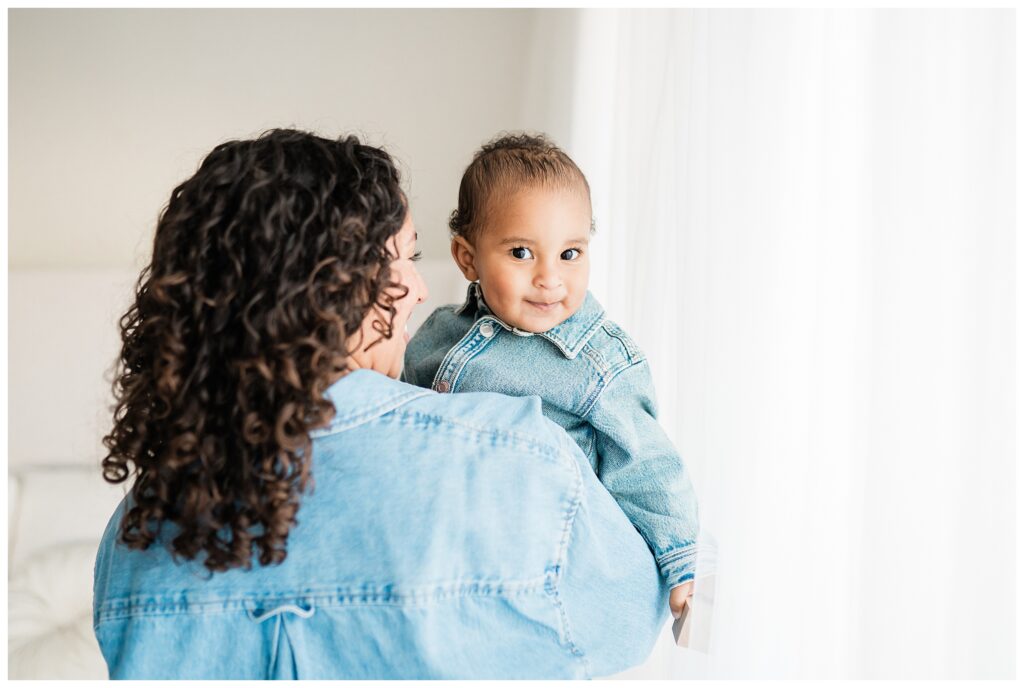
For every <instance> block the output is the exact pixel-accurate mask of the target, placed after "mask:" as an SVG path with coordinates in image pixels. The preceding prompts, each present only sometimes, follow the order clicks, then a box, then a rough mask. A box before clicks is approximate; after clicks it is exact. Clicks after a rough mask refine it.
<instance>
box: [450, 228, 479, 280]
mask: <svg viewBox="0 0 1024 688" xmlns="http://www.w3.org/2000/svg"><path fill="white" fill-rule="evenodd" d="M475 255H476V252H475V250H474V249H473V245H472V244H471V243H469V242H468V241H466V239H465V237H460V236H457V237H455V238H454V239H452V258H454V259H455V264H456V265H458V266H459V270H462V274H463V275H465V276H466V279H468V280H469V281H470V282H476V281H477V280H478V279H480V278H479V276H478V275H477V274H476V267H475V266H474V264H473V259H474V257H475Z"/></svg>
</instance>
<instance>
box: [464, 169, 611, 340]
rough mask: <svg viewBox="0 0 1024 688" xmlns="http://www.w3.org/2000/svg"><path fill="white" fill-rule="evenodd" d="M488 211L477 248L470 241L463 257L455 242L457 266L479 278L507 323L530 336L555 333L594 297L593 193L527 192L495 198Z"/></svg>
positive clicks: (488, 298)
mask: <svg viewBox="0 0 1024 688" xmlns="http://www.w3.org/2000/svg"><path fill="white" fill-rule="evenodd" d="M489 211H490V212H489V213H488V224H487V225H486V226H485V227H483V228H482V229H481V231H480V232H479V234H478V235H477V237H476V242H475V244H476V245H475V246H469V245H468V244H465V246H466V247H467V248H466V250H465V251H464V253H463V258H462V260H460V257H459V254H458V248H457V246H456V245H455V244H453V246H452V250H453V253H455V254H456V261H457V262H459V263H460V266H461V267H462V268H463V272H464V274H465V275H466V277H467V278H469V279H470V280H473V279H479V280H480V289H481V291H482V292H483V297H484V301H486V302H487V306H488V308H490V309H491V311H492V312H493V313H494V314H495V315H496V316H498V317H499V318H501V320H503V321H504V322H505V323H507V324H509V325H512V326H513V327H517V328H519V329H520V330H523V331H526V332H544V331H546V330H550V329H551V328H552V327H554V326H555V325H558V324H559V323H561V322H562V321H564V320H566V319H567V318H568V317H569V316H571V315H572V314H573V313H575V312H576V311H577V310H578V309H579V307H580V306H581V305H582V304H583V300H584V299H585V298H586V295H587V283H588V281H589V279H590V255H589V249H590V246H589V244H590V220H591V215H590V201H589V200H588V199H587V197H586V193H585V192H582V191H575V190H572V189H566V190H550V189H544V188H534V189H526V190H523V191H520V192H518V193H516V194H515V195H513V196H511V197H509V198H507V199H502V200H498V201H495V205H494V206H493V207H491V208H489ZM456 241H459V240H458V239H457V240H456ZM463 241H465V240H463ZM467 254H468V255H467ZM467 268H470V269H469V270H467Z"/></svg>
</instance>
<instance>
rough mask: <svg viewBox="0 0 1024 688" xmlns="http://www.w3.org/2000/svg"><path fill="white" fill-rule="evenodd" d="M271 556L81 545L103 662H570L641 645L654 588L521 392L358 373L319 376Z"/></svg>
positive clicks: (609, 659) (539, 665)
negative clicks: (325, 402) (299, 466)
mask: <svg viewBox="0 0 1024 688" xmlns="http://www.w3.org/2000/svg"><path fill="white" fill-rule="evenodd" d="M327 397H328V398H329V399H330V400H331V401H332V403H333V404H334V407H335V409H336V414H335V416H334V419H333V421H332V422H331V424H330V426H329V427H327V428H325V429H323V430H319V431H317V432H316V433H315V434H314V439H313V452H312V476H313V480H314V488H313V490H312V491H311V492H307V493H306V494H304V495H302V496H301V503H300V508H299V511H298V524H297V525H296V526H294V527H293V528H292V530H291V532H290V534H289V536H288V541H287V551H288V555H287V558H286V559H285V561H284V562H283V563H282V564H280V565H276V566H268V567H263V566H260V565H259V564H258V563H255V564H254V565H253V568H252V569H250V570H242V569H231V570H229V571H226V572H221V573H216V574H212V575H209V574H208V573H207V572H206V571H205V570H204V569H203V567H202V566H201V565H200V564H199V563H197V562H189V561H184V560H179V561H175V560H174V559H173V558H172V557H171V555H170V553H169V552H168V550H167V548H166V544H167V543H168V542H169V541H170V539H171V538H173V537H174V535H175V534H176V529H175V528H174V527H172V526H171V525H168V524H164V527H163V529H162V531H161V532H160V534H159V538H158V540H157V542H156V543H155V544H154V545H153V546H151V547H150V548H149V549H147V550H144V551H140V550H130V549H127V548H126V547H125V546H124V545H122V544H120V543H118V529H119V526H120V523H121V518H122V516H123V515H124V510H125V507H126V503H125V502H122V504H121V505H120V506H119V507H118V509H117V511H116V512H115V513H114V515H113V517H112V518H111V520H110V523H109V525H108V526H107V530H106V533H105V534H104V536H103V540H102V542H101V544H100V549H99V554H98V556H97V559H96V571H95V582H94V601H93V604H94V607H93V613H94V616H93V620H94V626H95V631H96V637H97V639H98V640H99V645H100V649H101V650H102V652H103V656H104V658H105V659H106V661H107V665H108V668H109V670H110V675H111V677H113V678H234V679H260V678H317V679H319V678H354V679H358V678H363V679H371V678H395V679H397V678H422V679H432V678H529V677H534V678H585V677H590V676H604V675H608V674H612V673H616V672H619V671H622V670H624V669H626V668H628V667H630V666H633V665H635V664H638V663H640V662H642V661H643V660H644V658H645V657H646V656H647V655H648V653H649V652H650V650H651V648H652V647H653V645H654V642H655V640H656V639H657V637H658V635H659V632H660V631H661V629H662V627H663V626H664V623H665V621H666V619H667V606H668V602H667V600H668V588H667V586H666V585H665V584H664V581H663V580H662V579H661V577H660V576H659V574H658V569H657V566H656V564H655V561H654V558H653V557H652V556H651V553H650V551H649V550H648V548H647V546H646V544H645V543H644V541H643V539H642V538H641V537H640V536H639V535H638V534H637V532H636V530H635V529H634V528H633V526H632V525H631V524H630V523H629V521H628V520H627V519H626V518H625V516H624V515H623V514H622V512H621V511H620V510H619V508H618V506H616V504H615V501H614V500H613V499H612V497H611V496H610V495H609V494H608V492H607V491H606V490H605V489H604V487H602V486H601V484H600V483H599V482H598V481H597V479H596V478H595V477H594V475H593V472H592V471H591V470H590V466H589V465H588V464H587V461H586V457H584V456H583V454H582V453H581V452H580V450H579V448H578V447H577V446H576V444H575V443H574V442H572V441H571V440H570V439H569V437H568V435H566V433H565V432H564V431H563V430H562V429H561V428H560V427H558V426H557V425H555V424H554V423H552V422H551V421H549V420H547V419H545V418H544V416H543V414H542V413H541V408H540V402H539V401H538V399H537V398H536V397H534V398H530V399H513V398H510V397H505V396H501V395H497V394H458V395H442V394H436V393H434V392H430V391H428V390H424V389H421V388H418V387H414V386H412V385H408V384H405V383H402V382H399V381H398V380H393V379H391V378H388V377H385V376H384V375H381V374H379V373H375V372H372V371H368V370H357V371H355V372H353V373H350V374H349V375H346V376H345V377H343V378H341V379H340V380H339V381H338V382H337V383H335V384H334V385H332V386H331V388H330V389H329V390H328V392H327Z"/></svg>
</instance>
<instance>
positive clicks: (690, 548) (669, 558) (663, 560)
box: [655, 542, 697, 568]
mask: <svg viewBox="0 0 1024 688" xmlns="http://www.w3.org/2000/svg"><path fill="white" fill-rule="evenodd" d="M696 554H697V543H696V542H693V543H691V544H688V545H682V546H680V547H673V548H672V549H670V550H668V551H667V552H664V553H663V554H661V555H659V556H657V557H655V559H656V560H657V562H658V566H661V567H663V568H664V567H665V566H668V565H669V564H674V563H676V562H677V561H679V560H680V559H685V558H688V557H693V556H695V555H696Z"/></svg>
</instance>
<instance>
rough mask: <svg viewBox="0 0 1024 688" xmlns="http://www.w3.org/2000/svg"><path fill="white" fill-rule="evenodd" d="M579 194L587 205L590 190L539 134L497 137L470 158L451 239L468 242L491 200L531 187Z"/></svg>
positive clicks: (561, 154) (566, 159) (576, 169)
mask: <svg viewBox="0 0 1024 688" xmlns="http://www.w3.org/2000/svg"><path fill="white" fill-rule="evenodd" d="M537 186H541V187H546V188H550V189H578V190H580V191H582V192H583V193H585V194H586V197H587V201H588V202H589V201H590V185H589V184H587V178H586V177H584V176H583V173H582V172H581V171H580V168H579V167H577V166H576V163H574V162H573V161H572V158H570V157H569V156H568V155H566V153H565V151H563V150H562V149H561V148H559V147H558V146H556V145H555V144H554V143H552V142H551V141H550V140H549V139H548V138H547V137H546V136H545V135H544V134H525V133H518V134H507V133H506V134H502V135H500V136H498V138H495V139H493V140H491V141H490V142H488V143H486V144H484V145H483V146H482V147H481V148H480V150H478V151H477V152H476V154H475V155H474V156H473V161H472V162H471V163H469V166H468V167H467V168H466V171H465V172H463V173H462V182H461V183H460V184H459V207H458V208H456V209H455V210H453V211H452V214H451V219H450V220H449V221H448V228H449V229H450V230H451V232H452V236H461V237H465V238H466V239H467V240H468V241H470V242H473V241H474V240H475V239H476V237H477V236H478V235H479V233H480V229H481V228H482V227H483V225H484V224H485V222H486V219H487V211H488V207H489V205H490V204H491V202H492V201H493V200H494V199H495V197H500V196H502V195H505V196H508V195H511V194H512V193H514V192H515V191H517V190H521V189H523V188H530V187H537Z"/></svg>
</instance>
